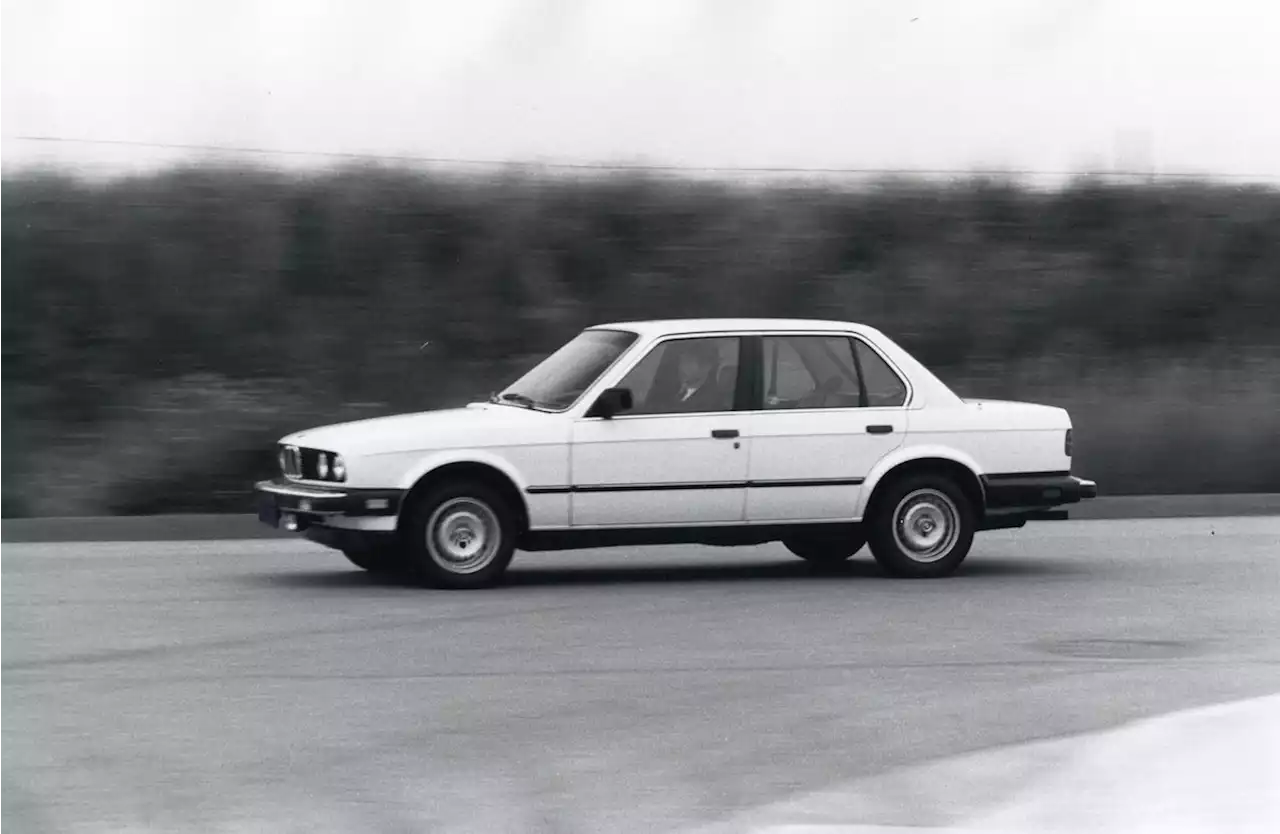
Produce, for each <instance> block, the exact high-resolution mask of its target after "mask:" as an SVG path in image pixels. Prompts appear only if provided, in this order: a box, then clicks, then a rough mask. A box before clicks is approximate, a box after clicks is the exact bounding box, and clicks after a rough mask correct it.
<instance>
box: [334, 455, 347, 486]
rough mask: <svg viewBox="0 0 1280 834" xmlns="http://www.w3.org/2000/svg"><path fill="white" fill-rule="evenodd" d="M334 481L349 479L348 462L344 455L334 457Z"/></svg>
mask: <svg viewBox="0 0 1280 834" xmlns="http://www.w3.org/2000/svg"><path fill="white" fill-rule="evenodd" d="M333 479H334V480H335V481H345V480H346V479H347V462H346V461H345V460H343V459H342V455H334V456H333Z"/></svg>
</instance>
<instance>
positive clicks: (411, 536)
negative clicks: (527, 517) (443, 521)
mask: <svg viewBox="0 0 1280 834" xmlns="http://www.w3.org/2000/svg"><path fill="white" fill-rule="evenodd" d="M453 498H474V499H476V500H478V501H481V502H483V503H485V504H487V505H488V506H489V508H490V509H492V510H493V513H494V515H495V516H497V518H498V526H499V531H498V535H499V536H500V540H499V543H498V552H497V553H495V554H494V557H493V559H492V560H491V561H490V562H489V564H487V565H485V566H484V567H483V568H481V569H480V570H478V571H476V572H474V573H454V572H453V571H450V570H448V569H447V568H445V567H443V566H441V565H440V564H439V563H437V562H436V560H435V559H433V558H431V554H430V553H429V552H428V551H427V524H428V523H429V522H430V520H431V514H432V512H433V511H434V510H435V509H436V507H438V506H440V504H442V503H444V502H445V501H448V500H450V499H453ZM400 538H401V549H402V550H403V552H404V561H405V566H406V568H407V569H408V571H409V573H410V574H411V576H412V577H413V578H414V579H416V580H417V581H419V582H420V583H422V584H425V585H428V586H430V587H434V588H447V589H451V590H465V589H472V588H488V587H491V586H493V585H496V584H498V583H499V582H500V581H501V579H502V576H503V574H504V573H505V572H506V569H507V566H508V565H509V564H510V563H511V558H512V556H513V555H514V554H515V544H516V521H515V512H514V511H513V510H512V508H511V506H510V504H509V503H508V502H507V500H506V499H505V498H504V497H503V495H502V494H501V493H500V492H498V490H496V489H493V488H492V487H490V486H489V485H488V484H485V483H483V482H479V481H453V482H445V483H442V484H437V485H435V486H431V487H428V488H427V489H425V490H424V491H423V492H422V493H421V494H419V495H416V496H414V498H413V499H411V501H410V502H409V506H408V507H407V508H406V514H405V517H404V521H403V523H402V524H401V526H400Z"/></svg>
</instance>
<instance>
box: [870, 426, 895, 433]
mask: <svg viewBox="0 0 1280 834" xmlns="http://www.w3.org/2000/svg"><path fill="white" fill-rule="evenodd" d="M892 432H893V426H886V425H875V426H867V434H891V433H892Z"/></svg>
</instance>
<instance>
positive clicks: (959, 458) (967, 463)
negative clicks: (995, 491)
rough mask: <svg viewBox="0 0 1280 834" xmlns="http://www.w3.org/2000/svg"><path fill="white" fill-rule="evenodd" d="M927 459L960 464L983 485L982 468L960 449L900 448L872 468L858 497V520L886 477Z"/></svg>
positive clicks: (931, 447) (939, 447)
mask: <svg viewBox="0 0 1280 834" xmlns="http://www.w3.org/2000/svg"><path fill="white" fill-rule="evenodd" d="M926 458H933V459H942V460H949V461H951V462H953V463H958V464H960V465H961V466H963V467H965V468H966V469H968V470H969V471H970V472H972V473H973V474H974V477H976V478H977V479H978V483H979V485H981V483H982V467H980V466H979V465H978V462H977V461H976V460H974V459H973V457H971V456H970V455H967V454H965V453H964V452H962V451H960V450H958V449H952V448H950V447H948V446H936V445H922V446H899V447H898V448H897V449H895V450H894V451H893V452H891V453H889V454H888V455H885V456H884V457H883V458H881V459H880V461H879V462H878V463H877V464H876V465H875V466H874V467H873V468H872V470H871V473H870V474H869V475H868V476H867V479H866V480H865V481H863V483H862V491H861V493H860V494H859V496H858V508H857V509H858V518H862V517H863V516H864V515H865V513H866V511H867V503H868V502H869V501H870V500H871V496H872V494H874V493H875V490H876V486H877V485H878V484H879V483H880V482H881V481H883V480H884V478H885V476H887V475H888V474H889V473H890V472H892V471H893V470H894V469H896V468H898V467H899V466H902V465H903V464H904V463H910V462H911V461H913V460H924V459H926Z"/></svg>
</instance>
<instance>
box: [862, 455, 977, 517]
mask: <svg viewBox="0 0 1280 834" xmlns="http://www.w3.org/2000/svg"><path fill="white" fill-rule="evenodd" d="M918 472H942V473H945V474H947V475H949V476H951V477H953V478H955V480H956V482H957V484H958V485H959V486H960V488H961V489H963V490H964V493H965V497H966V498H968V499H969V501H970V502H971V503H972V504H973V509H974V512H975V513H977V514H978V515H979V516H981V515H982V514H983V512H984V511H985V508H986V490H985V489H984V488H983V485H982V477H981V475H980V473H981V469H980V468H979V466H978V464H977V462H976V461H974V460H973V459H972V458H970V457H969V456H968V455H964V454H962V453H958V452H956V451H955V450H952V449H945V448H919V449H912V450H910V451H909V452H908V453H905V454H899V455H894V456H891V457H889V458H886V459H885V460H883V461H881V463H880V464H879V465H877V467H876V468H875V470H873V472H872V474H871V477H869V478H867V480H866V482H865V483H864V485H863V490H862V494H863V496H864V497H863V499H862V506H861V507H860V513H859V516H860V517H861V518H863V519H865V518H866V517H867V516H868V515H869V514H870V513H871V512H872V511H873V509H874V506H875V501H876V499H877V497H878V496H879V495H882V494H883V488H884V487H885V486H886V485H888V484H890V483H891V482H893V481H894V480H896V479H897V478H901V477H904V476H906V475H910V474H915V473H918Z"/></svg>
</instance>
